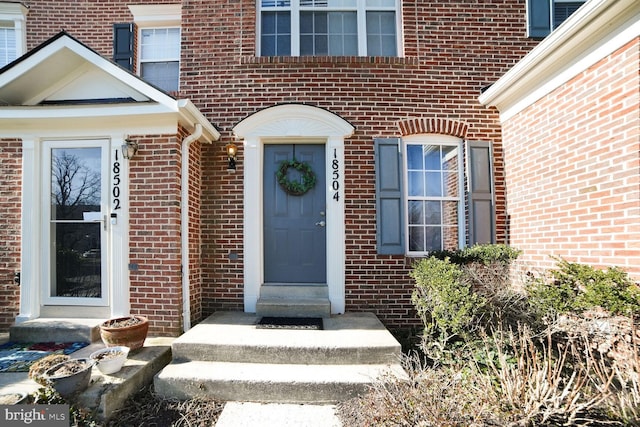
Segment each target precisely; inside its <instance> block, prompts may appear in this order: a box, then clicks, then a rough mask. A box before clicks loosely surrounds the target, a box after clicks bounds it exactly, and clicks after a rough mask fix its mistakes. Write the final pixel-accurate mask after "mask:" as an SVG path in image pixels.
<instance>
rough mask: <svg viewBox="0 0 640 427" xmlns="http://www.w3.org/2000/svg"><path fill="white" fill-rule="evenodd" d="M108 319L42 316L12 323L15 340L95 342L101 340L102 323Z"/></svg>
mask: <svg viewBox="0 0 640 427" xmlns="http://www.w3.org/2000/svg"><path fill="white" fill-rule="evenodd" d="M105 320H106V319H84V318H81V319H76V318H40V319H33V320H27V321H26V322H22V323H18V324H15V325H12V326H11V327H10V328H9V340H10V341H14V342H75V341H78V342H89V343H91V342H94V341H99V340H100V324H101V323H102V322H104V321H105Z"/></svg>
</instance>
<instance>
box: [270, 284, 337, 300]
mask: <svg viewBox="0 0 640 427" xmlns="http://www.w3.org/2000/svg"><path fill="white" fill-rule="evenodd" d="M260 296H261V297H264V298H294V299H295V298H329V287H328V286H327V285H326V284H305V285H299V284H293V283H269V284H265V285H262V286H261V287H260Z"/></svg>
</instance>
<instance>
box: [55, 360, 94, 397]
mask: <svg viewBox="0 0 640 427" xmlns="http://www.w3.org/2000/svg"><path fill="white" fill-rule="evenodd" d="M92 367H93V361H92V360H91V359H69V360H66V361H64V362H62V363H59V364H57V365H55V366H53V367H52V368H49V369H47V371H46V372H45V374H44V377H45V378H46V380H47V381H48V382H49V383H50V384H51V386H52V387H53V388H54V389H55V390H56V391H57V392H58V393H59V394H60V396H62V397H65V398H66V397H69V396H71V395H73V394H74V393H78V392H80V391H82V390H84V389H85V388H87V387H88V386H89V381H91V368H92Z"/></svg>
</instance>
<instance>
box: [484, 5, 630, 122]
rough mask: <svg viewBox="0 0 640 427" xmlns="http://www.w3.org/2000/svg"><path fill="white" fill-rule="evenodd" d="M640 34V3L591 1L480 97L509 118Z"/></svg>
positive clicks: (501, 114) (502, 117) (502, 119)
mask: <svg viewBox="0 0 640 427" xmlns="http://www.w3.org/2000/svg"><path fill="white" fill-rule="evenodd" d="M638 36H640V1H638V0H589V1H587V2H586V3H585V4H584V5H583V6H582V7H581V8H580V9H578V10H577V11H576V12H575V13H574V14H573V15H571V17H569V19H567V20H566V21H565V22H564V23H563V24H562V25H561V26H559V27H558V28H557V29H556V30H555V31H553V32H552V33H551V34H549V36H547V37H546V38H545V39H544V40H543V41H542V42H540V44H539V45H538V46H536V47H535V48H534V49H533V50H531V52H529V53H528V54H527V55H526V56H525V57H524V58H522V60H520V62H518V63H517V64H516V65H515V66H514V67H513V68H511V69H510V70H509V71H508V72H507V73H506V74H504V75H503V76H502V77H501V78H500V79H499V80H498V81H497V82H495V83H494V84H493V85H491V87H489V88H488V89H487V90H486V91H485V92H484V93H482V94H481V95H480V97H479V100H480V102H481V103H482V104H484V105H487V106H495V107H497V108H498V110H499V111H500V119H501V121H503V122H504V121H506V120H508V119H509V118H511V117H513V116H514V115H515V114H517V113H518V112H520V111H522V110H523V109H525V108H526V107H528V106H530V105H532V104H533V103H535V102H536V101H537V100H539V99H540V98H542V97H543V96H545V95H547V94H548V93H550V92H551V91H552V90H554V89H556V88H558V87H559V86H561V85H562V84H564V83H566V82H567V81H569V80H570V79H571V78H573V77H575V76H576V75H578V74H579V73H580V72H582V71H584V70H586V69H587V68H588V67H590V66H592V65H593V64H595V63H596V62H598V61H600V60H601V59H602V58H604V57H606V56H607V55H610V54H611V53H613V52H615V51H616V50H617V49H619V48H620V47H622V46H624V45H625V44H626V43H628V42H629V41H631V40H633V39H634V38H636V37H638Z"/></svg>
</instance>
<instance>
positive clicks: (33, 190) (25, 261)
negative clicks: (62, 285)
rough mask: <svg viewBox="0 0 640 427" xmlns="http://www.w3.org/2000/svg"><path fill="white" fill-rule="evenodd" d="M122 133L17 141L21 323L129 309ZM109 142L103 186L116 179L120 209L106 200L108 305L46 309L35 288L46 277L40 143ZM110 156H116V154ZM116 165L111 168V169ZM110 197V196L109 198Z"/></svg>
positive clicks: (122, 312) (119, 313)
mask: <svg viewBox="0 0 640 427" xmlns="http://www.w3.org/2000/svg"><path fill="white" fill-rule="evenodd" d="M124 139H125V135H123V134H111V135H108V134H101V135H96V136H82V137H78V136H75V137H69V138H64V137H62V138H61V137H55V138H53V137H48V138H38V137H25V138H23V142H22V219H21V222H22V224H21V230H22V241H21V265H20V273H21V277H20V279H21V283H20V312H19V314H18V316H17V318H16V323H21V322H24V321H27V320H30V319H36V318H39V317H41V316H43V315H44V316H47V317H96V316H95V314H96V313H98V314H100V316H99V317H119V316H123V315H127V314H128V313H129V308H130V303H129V271H128V264H129V191H128V188H129V167H128V166H129V165H128V161H127V160H124V159H122V156H121V153H120V152H119V150H120V147H121V145H122V144H123V143H124ZM61 140H67V141H78V140H83V141H95V140H107V141H109V148H108V150H107V153H109V154H108V156H109V160H108V163H109V164H108V166H109V170H108V171H105V174H107V176H108V178H107V179H108V183H109V186H108V187H107V189H106V191H108V192H109V193H111V194H112V191H113V188H112V187H113V186H114V185H116V183H118V185H119V191H120V199H121V200H120V209H115V206H114V205H113V204H111V206H109V209H107V212H106V214H107V217H108V218H109V224H108V227H109V233H108V238H109V239H110V244H109V245H108V246H109V248H110V254H109V260H108V269H109V272H110V274H109V281H108V283H107V288H108V295H109V300H108V306H106V307H104V309H99V310H97V311H96V309H94V308H90V307H86V308H82V307H78V306H75V308H74V309H73V314H72V315H70V312H69V309H68V306H64V305H61V306H57V308H55V307H52V309H49V308H47V310H44V312H43V309H44V308H45V307H44V306H43V303H44V301H43V298H42V294H41V288H42V287H43V286H44V283H45V281H48V272H47V271H44V269H43V263H42V262H41V261H42V256H43V255H42V253H41V252H42V250H41V247H42V246H43V245H42V233H43V228H42V227H43V225H42V224H43V221H42V216H43V215H42V209H46V207H43V206H42V197H43V195H42V180H43V179H46V178H43V176H45V177H46V176H48V170H47V167H48V166H46V165H44V159H43V154H42V146H43V143H44V141H61ZM116 156H118V157H117V158H116ZM116 162H117V163H118V165H117V166H119V167H120V169H119V170H120V173H119V176H118V177H117V178H119V179H120V181H118V180H117V179H116V173H115V172H114V167H115V166H116ZM116 170H117V169H116ZM112 201H113V200H112ZM111 213H116V215H117V216H116V218H115V221H114V222H115V224H112V223H111V220H110V217H111Z"/></svg>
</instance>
